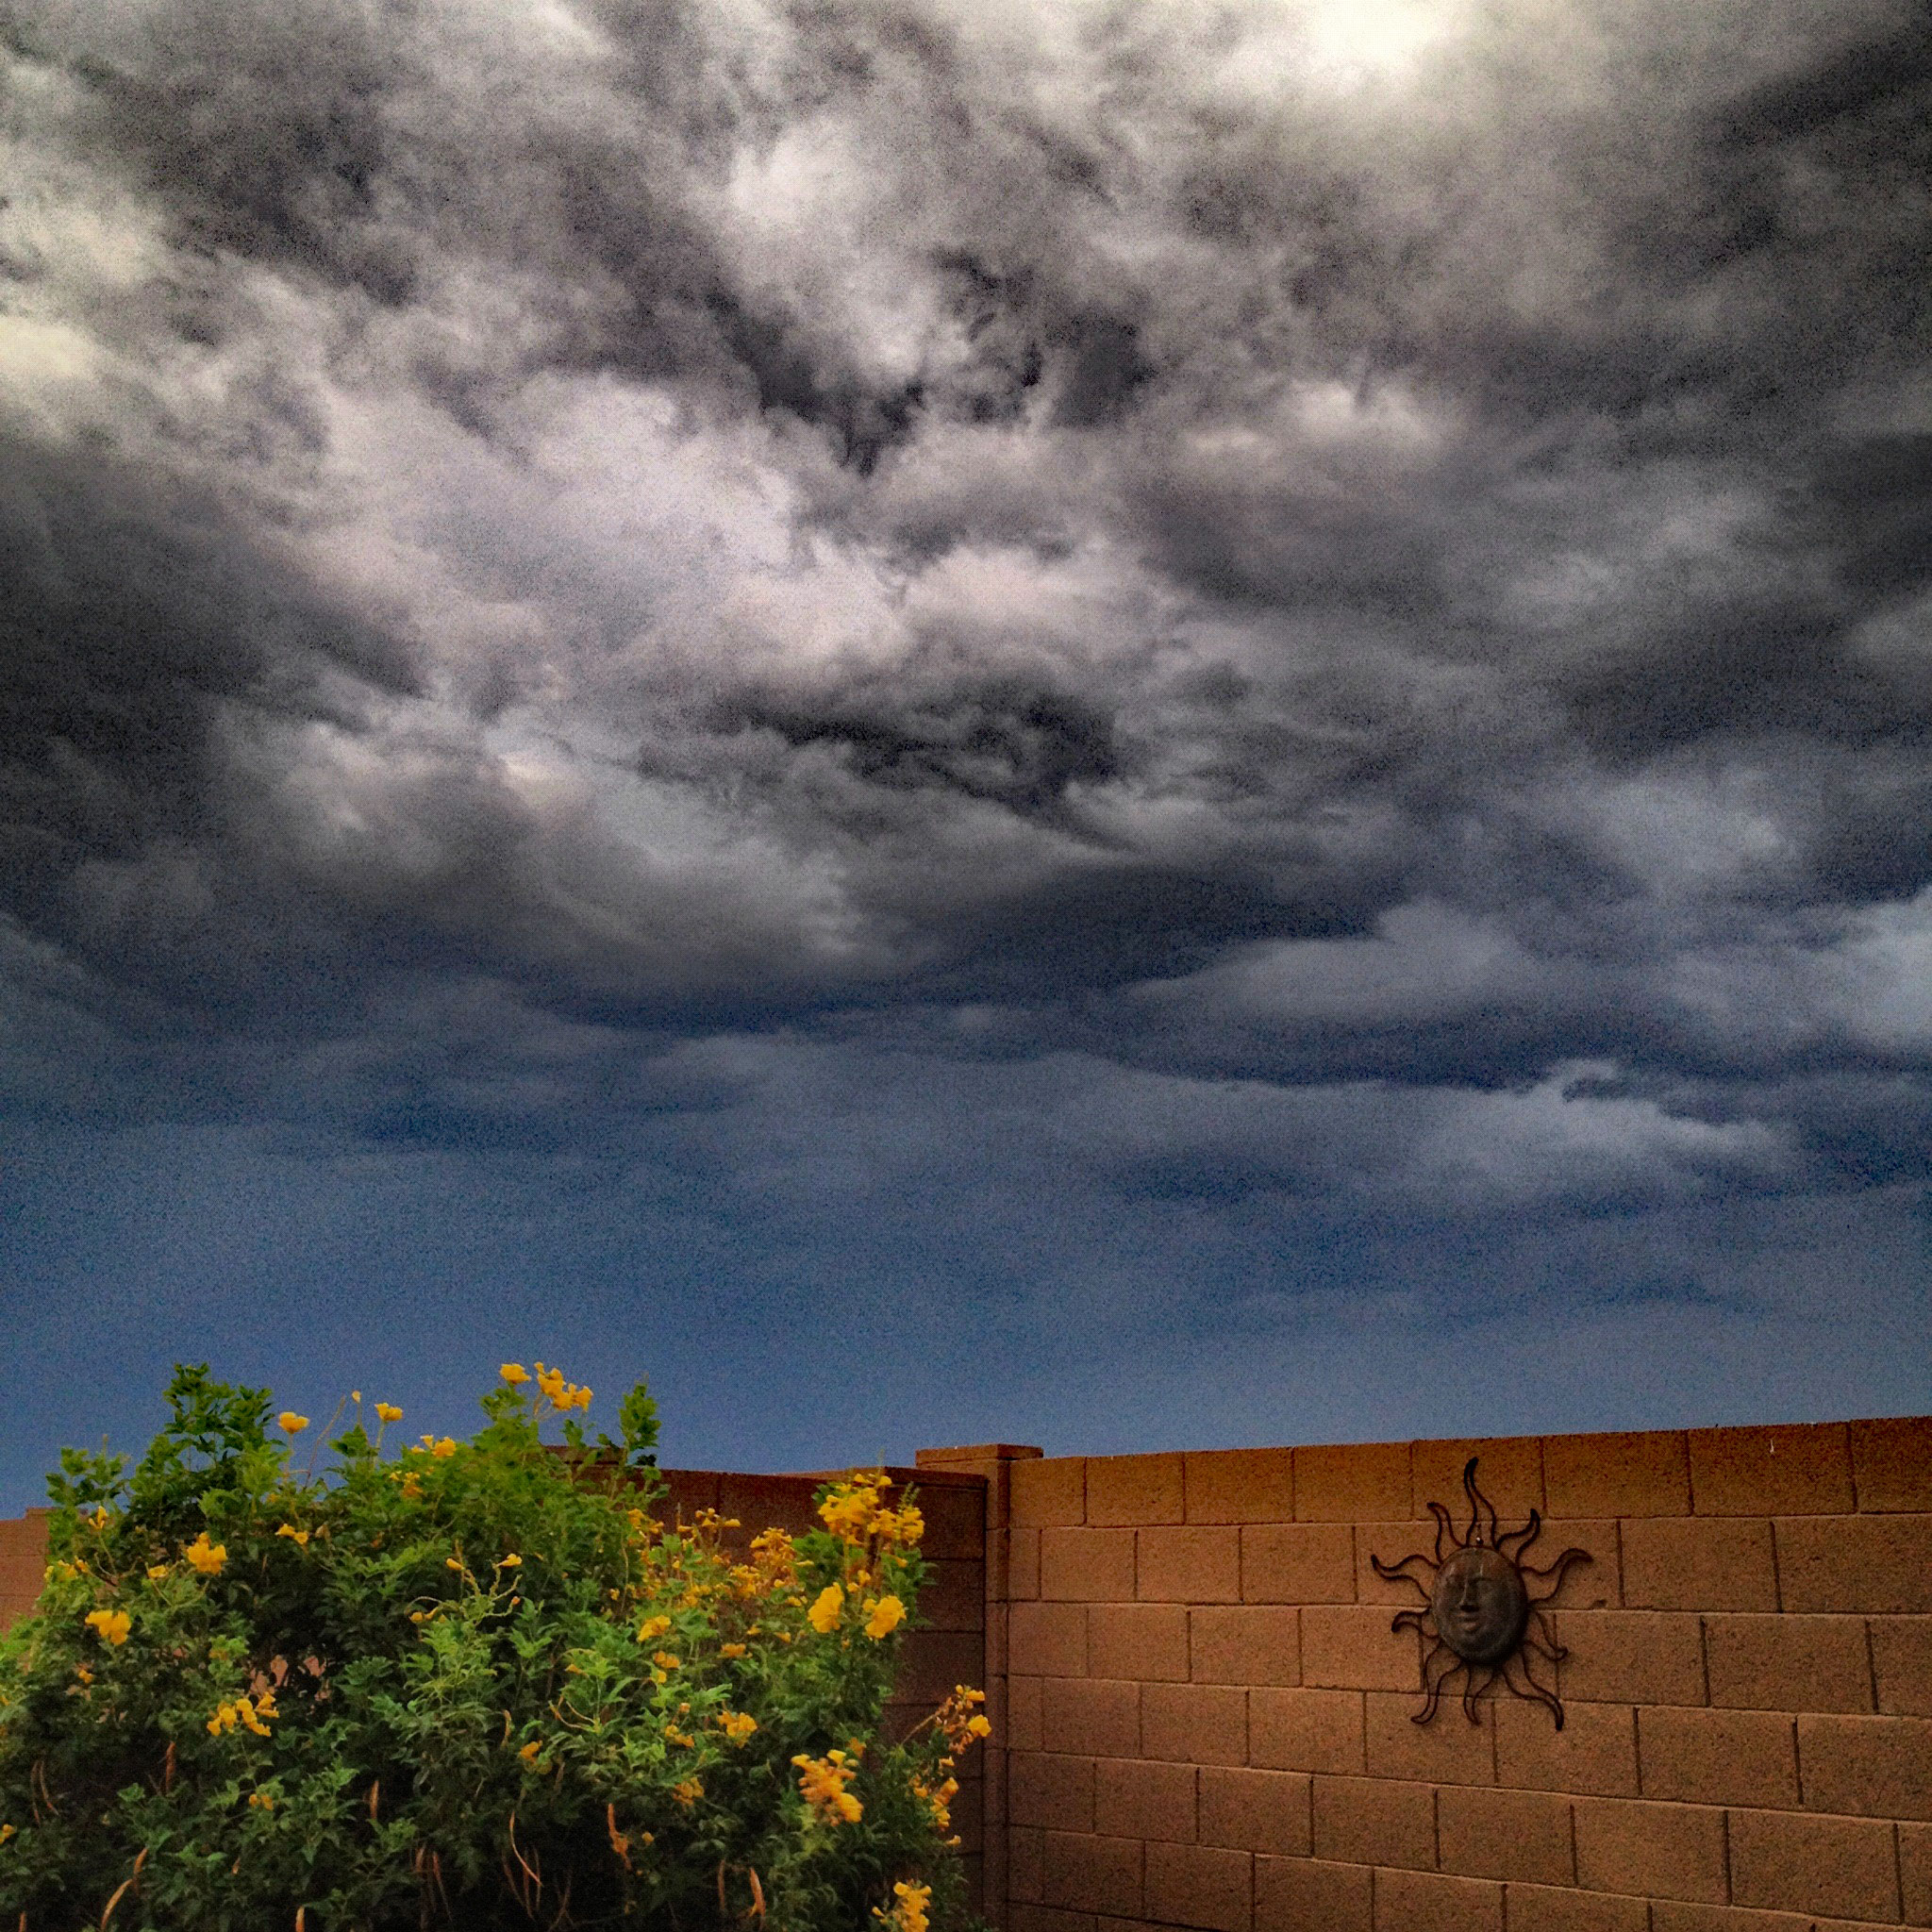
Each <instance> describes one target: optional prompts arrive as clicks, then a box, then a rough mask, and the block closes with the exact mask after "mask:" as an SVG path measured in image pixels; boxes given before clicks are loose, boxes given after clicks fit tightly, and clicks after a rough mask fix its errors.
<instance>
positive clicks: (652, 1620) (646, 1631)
mask: <svg viewBox="0 0 1932 1932" xmlns="http://www.w3.org/2000/svg"><path fill="white" fill-rule="evenodd" d="M670 1627H671V1619H670V1618H669V1617H646V1618H645V1619H644V1621H643V1622H642V1623H641V1624H639V1625H638V1641H639V1642H640V1643H648V1642H650V1641H651V1640H652V1638H654V1637H661V1636H663V1634H664V1633H665V1631H667V1630H668V1629H670Z"/></svg>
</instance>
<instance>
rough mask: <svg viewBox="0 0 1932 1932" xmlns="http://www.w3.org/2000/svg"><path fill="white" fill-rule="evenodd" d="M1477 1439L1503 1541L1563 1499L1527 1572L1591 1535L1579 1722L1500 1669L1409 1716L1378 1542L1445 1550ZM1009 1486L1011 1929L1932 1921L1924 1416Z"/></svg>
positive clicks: (1082, 1462) (1173, 1467) (1157, 1460)
mask: <svg viewBox="0 0 1932 1932" xmlns="http://www.w3.org/2000/svg"><path fill="white" fill-rule="evenodd" d="M991 1453H992V1452H991V1451H985V1450H982V1451H948V1452H929V1456H930V1457H931V1458H932V1459H934V1460H937V1459H938V1458H940V1457H959V1458H966V1457H973V1456H982V1457H984V1456H987V1455H990V1454H991ZM1005 1453H1006V1455H1007V1456H1008V1457H1018V1456H1019V1454H1020V1452H1014V1451H1010V1450H1008V1451H1007V1452H1005ZM1472 1455H1476V1456H1479V1457H1481V1464H1480V1471H1479V1480H1480V1482H1481V1483H1482V1485H1483V1488H1484V1489H1485V1490H1486V1491H1487V1492H1488V1493H1489V1494H1490V1495H1491V1497H1492V1498H1493V1499H1494V1501H1495V1502H1496V1504H1497V1505H1498V1507H1499V1508H1500V1510H1501V1511H1502V1513H1503V1515H1504V1517H1505V1519H1506V1526H1507V1523H1508V1521H1509V1520H1512V1519H1521V1518H1524V1517H1525V1516H1526V1515H1527V1513H1528V1511H1529V1509H1530V1508H1531V1507H1536V1508H1538V1509H1540V1510H1541V1511H1542V1513H1543V1515H1544V1517H1545V1518H1546V1519H1547V1522H1548V1528H1547V1529H1546V1531H1545V1533H1544V1536H1543V1538H1542V1540H1541V1541H1540V1542H1539V1543H1538V1544H1537V1545H1536V1547H1535V1548H1534V1549H1533V1550H1531V1551H1530V1552H1529V1553H1528V1557H1527V1560H1528V1561H1530V1562H1538V1561H1547V1560H1548V1559H1549V1557H1552V1556H1554V1554H1555V1553H1556V1552H1557V1551H1558V1550H1560V1549H1562V1548H1563V1547H1564V1546H1565V1545H1566V1544H1576V1545H1580V1546H1581V1547H1583V1548H1585V1549H1587V1550H1589V1551H1590V1552H1591V1554H1592V1555H1593V1557H1594V1558H1595V1560H1594V1562H1593V1563H1591V1565H1589V1566H1587V1567H1584V1568H1581V1569H1578V1570H1576V1571H1574V1572H1573V1573H1572V1574H1571V1576H1570V1578H1569V1581H1568V1583H1567V1584H1566V1586H1565V1588H1564V1589H1563V1591H1562V1592H1561V1594H1560V1595H1559V1596H1558V1597H1557V1599H1556V1608H1555V1615H1554V1621H1555V1624H1556V1627H1557V1637H1558V1640H1559V1641H1560V1642H1561V1643H1563V1644H1564V1645H1566V1646H1568V1649H1569V1653H1570V1655H1569V1657H1568V1659H1567V1661H1565V1662H1564V1663H1563V1665H1562V1666H1561V1667H1560V1670H1557V1671H1556V1672H1555V1673H1554V1674H1555V1677H1556V1681H1557V1689H1558V1690H1559V1691H1560V1694H1561V1696H1562V1698H1563V1700H1564V1703H1565V1706H1566V1709H1567V1723H1566V1724H1565V1726H1564V1728H1563V1730H1562V1731H1561V1732H1560V1733H1558V1732H1557V1730H1556V1728H1555V1727H1554V1725H1553V1724H1552V1722H1551V1718H1550V1714H1549V1712H1548V1711H1546V1710H1544V1709H1543V1708H1542V1707H1540V1706H1538V1705H1534V1704H1531V1703H1528V1702H1524V1701H1519V1700H1518V1699H1516V1698H1514V1697H1511V1696H1509V1695H1507V1693H1505V1694H1498V1695H1492V1696H1491V1697H1487V1698H1485V1699H1483V1700H1482V1701H1481V1702H1480V1704H1479V1705H1478V1715H1479V1722H1477V1723H1476V1724H1474V1725H1472V1724H1469V1723H1468V1722H1467V1721H1466V1720H1465V1719H1464V1717H1463V1715H1462V1713H1461V1710H1460V1708H1459V1707H1458V1706H1457V1704H1456V1703H1454V1702H1445V1705H1444V1707H1443V1708H1442V1709H1441V1711H1440V1712H1439V1714H1438V1716H1437V1717H1436V1719H1435V1721H1434V1723H1433V1724H1429V1725H1428V1726H1426V1727H1419V1726H1417V1725H1416V1724H1412V1723H1411V1722H1410V1717H1411V1714H1412V1713H1413V1712H1414V1711H1415V1710H1416V1709H1417V1707H1418V1705H1419V1701H1420V1700H1419V1698H1418V1695H1417V1685H1418V1681H1419V1667H1418V1641H1417V1639H1416V1637H1415V1636H1413V1635H1410V1634H1406V1633H1405V1634H1402V1635H1395V1634H1391V1630H1390V1627H1389V1624H1390V1618H1391V1614H1392V1613H1393V1610H1394V1609H1395V1608H1397V1607H1402V1606H1403V1605H1404V1604H1405V1603H1408V1602H1413V1601H1414V1600H1415V1599H1414V1596H1413V1593H1412V1592H1409V1591H1406V1590H1405V1589H1403V1588H1402V1587H1400V1586H1393V1587H1391V1586H1390V1585H1388V1584H1385V1583H1384V1582H1382V1581H1381V1580H1380V1579H1378V1578H1377V1577H1376V1576H1375V1574H1374V1572H1373V1571H1372V1569H1371V1568H1370V1565H1369V1557H1370V1555H1371V1554H1372V1553H1373V1554H1374V1555H1377V1556H1380V1557H1383V1558H1384V1559H1385V1560H1387V1559H1391V1558H1394V1557H1401V1556H1403V1555H1406V1554H1407V1553H1408V1552H1409V1551H1412V1550H1426V1549H1429V1548H1430V1547H1431V1546H1432V1542H1433V1537H1434V1525H1433V1524H1432V1523H1431V1522H1430V1521H1429V1520H1428V1518H1427V1516H1426V1514H1425V1506H1426V1504H1427V1503H1428V1502H1429V1501H1430V1500H1431V1499H1435V1500H1440V1501H1441V1502H1443V1503H1446V1504H1450V1505H1451V1506H1452V1507H1453V1506H1456V1505H1459V1504H1460V1503H1461V1501H1462V1492H1461V1472H1462V1467H1463V1464H1464V1462H1465V1460H1466V1459H1467V1458H1468V1457H1470V1456H1472ZM921 1459H922V1461H923V1462H924V1461H926V1460H927V1459H928V1457H927V1456H924V1455H923V1456H922V1458H921ZM1004 1479H1005V1487H1006V1493H1007V1498H1008V1503H1007V1519H1006V1521H1005V1522H1001V1521H999V1520H998V1491H997V1489H996V1488H993V1487H990V1488H989V1491H988V1497H989V1504H990V1507H991V1510H992V1513H993V1522H992V1539H993V1542H992V1545H991V1546H992V1547H994V1548H997V1549H999V1550H1000V1552H1001V1554H1000V1555H999V1556H997V1557H994V1559H993V1560H992V1561H991V1562H990V1563H989V1566H988V1574H989V1578H990V1579H993V1578H995V1577H996V1576H997V1574H998V1573H999V1572H1000V1571H1002V1570H1003V1571H1004V1573H1005V1576H1006V1588H1007V1592H1008V1602H1007V1603H1006V1604H1004V1605H998V1604H996V1605H995V1607H994V1612H993V1619H994V1621H995V1622H998V1621H1005V1622H1007V1623H1008V1626H1009V1627H1008V1640H1007V1654H1006V1657H1005V1658H1004V1662H1005V1664H1006V1676H1005V1691H1006V1696H1005V1699H1004V1706H1003V1709H1002V1711H1001V1716H1002V1718H1003V1719H1004V1724H1003V1729H1002V1731H1001V1732H1000V1733H996V1735H995V1738H994V1740H993V1741H994V1743H995V1744H996V1745H999V1746H1003V1747H1004V1769H1005V1783H1006V1789H1005V1793H1004V1806H1003V1808H1004V1812H1005V1815H1006V1817H1007V1818H1008V1821H1009V1822H1008V1827H1007V1830H1006V1833H1005V1857H1004V1859H1003V1860H1001V1861H999V1862H1003V1863H1004V1864H1005V1866H1006V1883H1005V1898H1006V1908H1005V1923H1006V1924H1008V1926H1009V1927H1010V1928H1011V1932H1145V1928H1149V1927H1180V1926H1187V1927H1196V1926H1198V1927H1209V1928H1215V1932H1804V1928H1811V1927H1815V1928H1818V1932H1825V1928H1829V1932H1852V1928H1855V1927H1857V1928H1868V1927H1875V1926H1896V1925H1899V1924H1912V1925H1932V1420H1927V1419H1919V1420H1910V1421H1884V1422H1866V1423H1851V1424H1830V1425H1825V1426H1818V1427H1802V1428H1800V1427H1792V1428H1757V1429H1712V1430H1692V1431H1691V1432H1689V1433H1688V1434H1686V1433H1678V1432H1665V1433H1657V1434H1639V1435H1598V1436H1561V1437H1542V1438H1535V1437H1532V1438H1522V1439H1514V1440H1503V1441H1480V1442H1460V1441H1457V1442H1413V1443H1383V1444H1375V1445H1370V1446H1362V1447H1351V1448H1298V1449H1268V1450H1244V1451H1223V1452H1209V1453H1205V1454H1189V1455H1165V1456H1124V1457H1087V1458H1084V1459H1083V1458H1078V1457H1051V1458H1043V1459H1010V1460H1008V1462H1007V1463H1006V1465H1005V1477H1004ZM990 1661H991V1658H990ZM1540 1669H1541V1672H1542V1674H1544V1675H1545V1676H1546V1677H1547V1676H1549V1675H1551V1674H1552V1668H1551V1667H1550V1666H1548V1665H1542V1666H1540ZM999 1755H1000V1754H998V1753H996V1754H995V1759H996V1760H997V1759H998V1757H999ZM992 1774H994V1773H993V1771H990V1775H992ZM992 1869H993V1864H992V1861H990V1864H989V1876H990V1877H991V1874H992ZM989 1905H990V1911H991V1915H993V1916H996V1917H997V1916H998V1915H999V1912H1000V1901H999V1897H998V1895H997V1891H996V1890H991V1892H990V1899H989Z"/></svg>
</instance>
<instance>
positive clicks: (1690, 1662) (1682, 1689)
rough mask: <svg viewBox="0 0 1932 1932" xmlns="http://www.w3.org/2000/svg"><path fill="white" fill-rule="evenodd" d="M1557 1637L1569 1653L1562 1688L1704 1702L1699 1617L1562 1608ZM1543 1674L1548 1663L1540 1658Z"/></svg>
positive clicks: (1622, 1699) (1590, 1695) (1603, 1697)
mask: <svg viewBox="0 0 1932 1932" xmlns="http://www.w3.org/2000/svg"><path fill="white" fill-rule="evenodd" d="M1554 1621H1555V1624H1556V1630H1557V1642H1558V1643H1559V1644H1561V1645H1562V1646H1563V1647H1564V1648H1565V1649H1566V1650H1567V1651H1568V1652H1569V1655H1568V1656H1567V1657H1565V1658H1564V1659H1563V1661H1562V1662H1561V1664H1559V1665H1558V1666H1557V1688H1558V1689H1559V1690H1560V1691H1561V1692H1562V1694H1563V1695H1564V1696H1565V1697H1566V1698H1568V1697H1580V1698H1582V1699H1584V1700H1585V1701H1586V1702H1588V1703H1592V1704H1619V1703H1623V1704H1702V1703H1703V1702H1704V1644H1703V1631H1702V1628H1701V1626H1700V1625H1699V1623H1698V1620H1697V1619H1696V1618H1695V1617H1694V1616H1691V1614H1690V1613H1689V1612H1688V1611H1677V1610H1560V1611H1558V1612H1557V1615H1556V1618H1555V1620H1554ZM1538 1668H1539V1672H1540V1674H1542V1675H1543V1676H1545V1677H1547V1675H1548V1674H1549V1673H1548V1669H1547V1666H1546V1665H1545V1664H1544V1663H1543V1661H1542V1660H1541V1659H1538Z"/></svg>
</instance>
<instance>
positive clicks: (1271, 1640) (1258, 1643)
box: [1188, 1604, 1302, 1684]
mask: <svg viewBox="0 0 1932 1932" xmlns="http://www.w3.org/2000/svg"><path fill="white" fill-rule="evenodd" d="M1188 1615H1189V1617H1190V1619H1191V1625H1190V1627H1191V1633H1192V1634H1191V1640H1190V1648H1189V1657H1190V1660H1191V1666H1192V1675H1193V1678H1194V1681H1195V1682H1196V1683H1197V1684H1299V1683H1300V1682H1301V1677H1302V1661H1301V1659H1302V1650H1301V1612H1300V1611H1299V1610H1297V1609H1292V1608H1291V1607H1289V1606H1287V1605H1285V1604H1216V1605H1211V1606H1209V1607H1205V1608H1201V1609H1196V1610H1191V1611H1190V1612H1189V1613H1188Z"/></svg>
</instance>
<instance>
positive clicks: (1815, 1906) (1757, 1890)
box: [1731, 1810, 1899, 1923]
mask: <svg viewBox="0 0 1932 1932" xmlns="http://www.w3.org/2000/svg"><path fill="white" fill-rule="evenodd" d="M1731 1899H1733V1901H1735V1903H1737V1905H1762V1907H1768V1908H1777V1910H1793V1908H1795V1910H1807V1913H1832V1915H1834V1917H1840V1919H1884V1921H1888V1923H1897V1917H1899V1870H1897V1853H1895V1849H1893V1838H1891V1825H1890V1824H1882V1822H1880V1820H1876V1818H1793V1816H1790V1812H1762V1810H1733V1812H1731Z"/></svg>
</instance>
